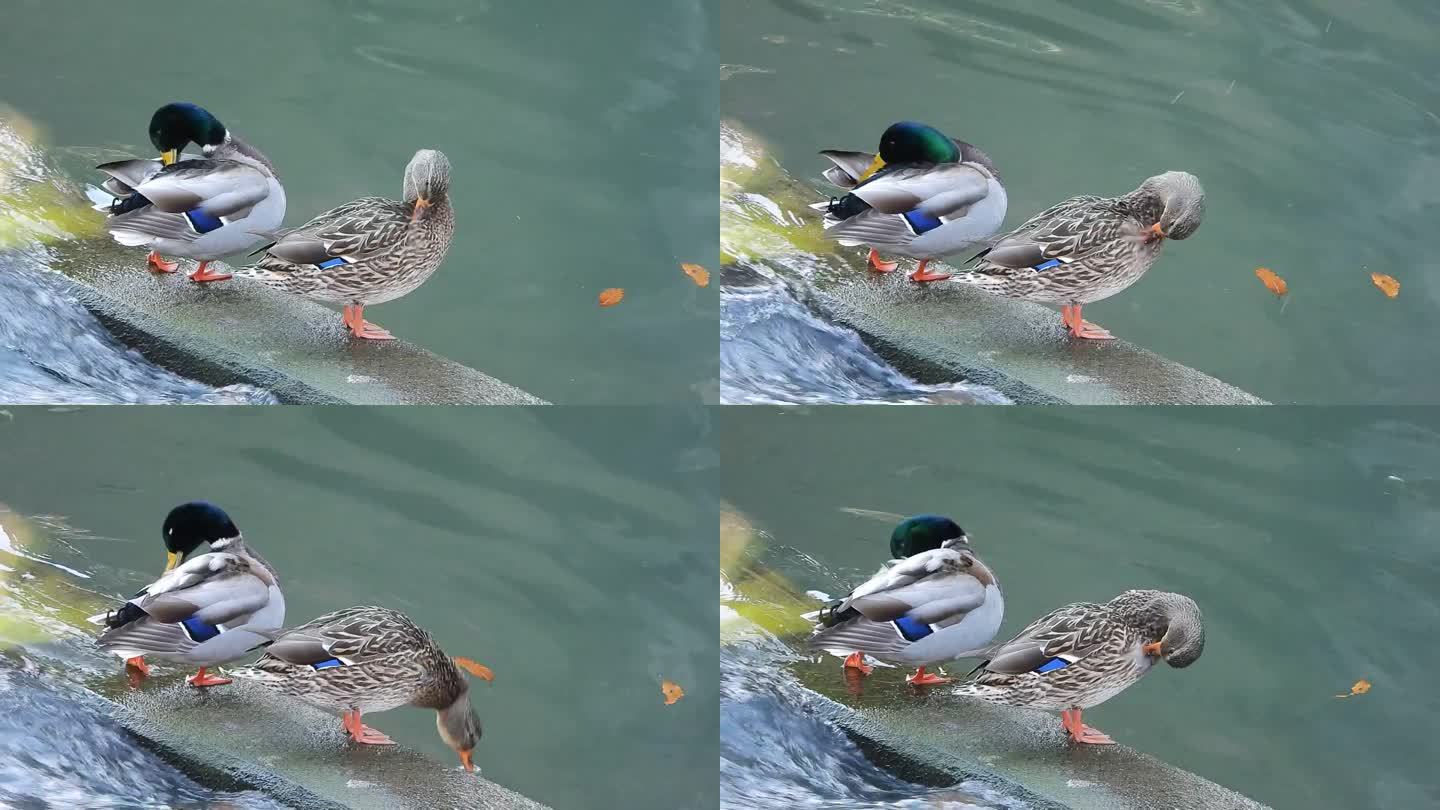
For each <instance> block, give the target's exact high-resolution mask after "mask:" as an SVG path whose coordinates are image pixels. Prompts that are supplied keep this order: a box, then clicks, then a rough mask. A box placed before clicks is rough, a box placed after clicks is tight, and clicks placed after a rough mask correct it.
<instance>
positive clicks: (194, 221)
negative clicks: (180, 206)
mask: <svg viewBox="0 0 1440 810" xmlns="http://www.w3.org/2000/svg"><path fill="white" fill-rule="evenodd" d="M185 218H186V219H188V220H190V227H192V228H194V229H195V232H196V233H210V232H211V231H213V230H216V229H218V228H219V227H220V226H222V225H224V224H225V223H223V222H221V221H220V218H219V217H214V216H211V215H209V214H207V213H205V212H204V211H202V210H201V209H199V208H195V209H193V210H190V211H186V212H185Z"/></svg>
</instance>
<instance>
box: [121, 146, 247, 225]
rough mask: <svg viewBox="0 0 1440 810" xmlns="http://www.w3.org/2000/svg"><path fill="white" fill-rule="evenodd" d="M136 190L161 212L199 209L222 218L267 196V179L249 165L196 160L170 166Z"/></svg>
mask: <svg viewBox="0 0 1440 810" xmlns="http://www.w3.org/2000/svg"><path fill="white" fill-rule="evenodd" d="M135 190H136V191H137V192H139V193H140V194H143V195H144V196H145V198H146V199H148V200H149V201H150V203H151V204H152V205H154V206H155V207H156V208H158V209H160V210H161V211H165V212H168V213H171V214H180V213H184V212H186V211H193V210H194V209H196V208H199V209H201V210H203V211H204V212H205V213H207V214H209V215H211V216H213V217H224V216H230V215H232V214H235V213H237V212H240V211H244V210H246V209H249V208H251V207H253V206H254V205H255V204H256V203H258V202H260V201H261V200H263V199H265V198H266V197H267V196H269V195H270V178H269V177H267V176H266V175H265V173H264V172H262V171H260V170H259V169H257V168H255V167H254V166H251V165H249V164H248V163H241V162H239V161H235V160H212V159H209V158H199V159H195V160H182V161H180V162H179V163H172V164H170V165H169V166H166V167H165V168H164V169H162V170H161V171H160V172H158V173H156V174H155V175H154V176H152V177H150V178H149V179H147V180H145V181H144V182H142V183H140V184H139V185H137V186H135Z"/></svg>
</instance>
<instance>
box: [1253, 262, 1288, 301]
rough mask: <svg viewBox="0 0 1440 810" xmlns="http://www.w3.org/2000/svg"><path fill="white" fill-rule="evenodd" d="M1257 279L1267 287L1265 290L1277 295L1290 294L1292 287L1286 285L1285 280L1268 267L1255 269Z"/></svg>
mask: <svg viewBox="0 0 1440 810" xmlns="http://www.w3.org/2000/svg"><path fill="white" fill-rule="evenodd" d="M1255 277H1256V278H1258V279H1260V281H1261V283H1263V284H1264V285H1265V289H1267V290H1269V291H1270V292H1272V293H1275V294H1276V295H1284V294H1285V293H1288V292H1290V287H1289V285H1287V284H1286V283H1285V279H1283V278H1281V277H1280V276H1278V275H1276V274H1275V271H1274V270H1271V269H1270V268H1268V267H1257V268H1255Z"/></svg>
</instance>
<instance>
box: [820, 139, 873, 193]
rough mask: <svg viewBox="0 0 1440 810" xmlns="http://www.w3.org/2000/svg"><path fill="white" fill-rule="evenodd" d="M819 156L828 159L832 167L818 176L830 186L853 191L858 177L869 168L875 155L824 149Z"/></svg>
mask: <svg viewBox="0 0 1440 810" xmlns="http://www.w3.org/2000/svg"><path fill="white" fill-rule="evenodd" d="M820 154H822V155H824V156H825V157H827V158H829V159H830V162H832V163H834V164H835V165H834V166H831V167H830V168H828V169H826V170H825V171H823V172H821V173H820V174H821V175H822V176H823V177H824V178H825V179H826V180H828V181H830V183H831V184H833V185H836V186H839V187H840V188H843V189H847V190H848V189H853V188H855V184H856V183H857V182H859V178H860V175H862V174H864V173H865V170H866V169H868V168H870V164H871V162H873V161H874V160H875V155H874V154H872V153H870V152H845V151H841V150H839V149H826V150H825V151H823V152H821V153H820Z"/></svg>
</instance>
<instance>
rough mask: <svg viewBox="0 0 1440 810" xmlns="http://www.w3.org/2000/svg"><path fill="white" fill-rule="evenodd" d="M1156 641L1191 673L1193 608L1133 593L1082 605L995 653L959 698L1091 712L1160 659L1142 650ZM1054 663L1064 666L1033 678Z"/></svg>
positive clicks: (1196, 620)
mask: <svg viewBox="0 0 1440 810" xmlns="http://www.w3.org/2000/svg"><path fill="white" fill-rule="evenodd" d="M1157 642H1158V643H1160V644H1161V649H1162V656H1163V657H1164V658H1165V659H1166V660H1167V661H1168V662H1169V663H1170V664H1171V666H1175V667H1184V666H1189V665H1190V664H1191V663H1193V662H1194V661H1195V660H1196V659H1198V658H1199V657H1200V653H1201V652H1202V651H1203V650H1204V648H1205V630H1204V626H1203V624H1202V621H1201V617H1200V608H1199V607H1198V606H1197V605H1196V604H1195V602H1194V601H1192V600H1191V599H1189V598H1188V597H1186V596H1182V595H1180V594H1175V593H1166V592H1163V591H1151V590H1135V591H1126V592H1124V593H1122V594H1120V595H1119V596H1117V597H1115V598H1114V599H1111V600H1110V601H1109V602H1106V603H1104V604H1096V603H1091V602H1077V603H1075V604H1071V605H1066V606H1065V607H1062V608H1060V609H1059V610H1056V611H1054V612H1052V613H1050V614H1048V615H1046V616H1044V617H1042V618H1040V619H1037V620H1036V621H1034V622H1032V623H1031V624H1030V625H1029V626H1028V627H1026V628H1025V629H1024V630H1021V631H1020V633H1019V634H1018V635H1016V636H1015V638H1013V639H1011V640H1010V641H1007V642H1005V643H1003V644H1000V645H997V646H996V647H994V648H993V649H992V650H991V657H990V659H989V660H987V661H986V662H985V663H984V664H982V665H980V667H979V668H977V669H976V670H975V672H974V673H973V675H974V677H972V678H971V680H969V681H968V682H966V683H964V684H962V685H961V686H960V687H959V688H958V689H957V690H956V691H957V693H958V694H962V695H970V696H973V697H977V698H980V699H982V700H986V701H989V702H991V703H1002V704H1005V705H1009V706H1024V707H1029V708H1034V709H1072V708H1079V709H1088V708H1090V707H1092V706H1098V705H1099V704H1101V703H1103V702H1105V701H1106V700H1109V699H1110V698H1112V697H1114V696H1115V695H1117V694H1119V693H1120V692H1122V691H1124V690H1125V689H1126V688H1127V687H1129V686H1130V685H1131V684H1134V683H1135V682H1136V681H1138V680H1140V678H1141V677H1142V676H1144V675H1145V673H1146V672H1148V671H1149V670H1150V668H1151V667H1152V666H1153V665H1154V664H1155V662H1156V661H1158V660H1160V659H1159V657H1157V656H1153V655H1147V654H1145V653H1144V652H1142V650H1141V648H1142V647H1143V646H1145V645H1146V644H1151V643H1157ZM1057 658H1058V659H1061V660H1063V661H1065V662H1066V665H1065V666H1064V667H1061V668H1058V669H1053V670H1050V671H1046V672H1037V671H1036V670H1037V669H1039V668H1042V667H1043V666H1044V665H1045V664H1046V662H1047V661H1051V660H1052V659H1057Z"/></svg>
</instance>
